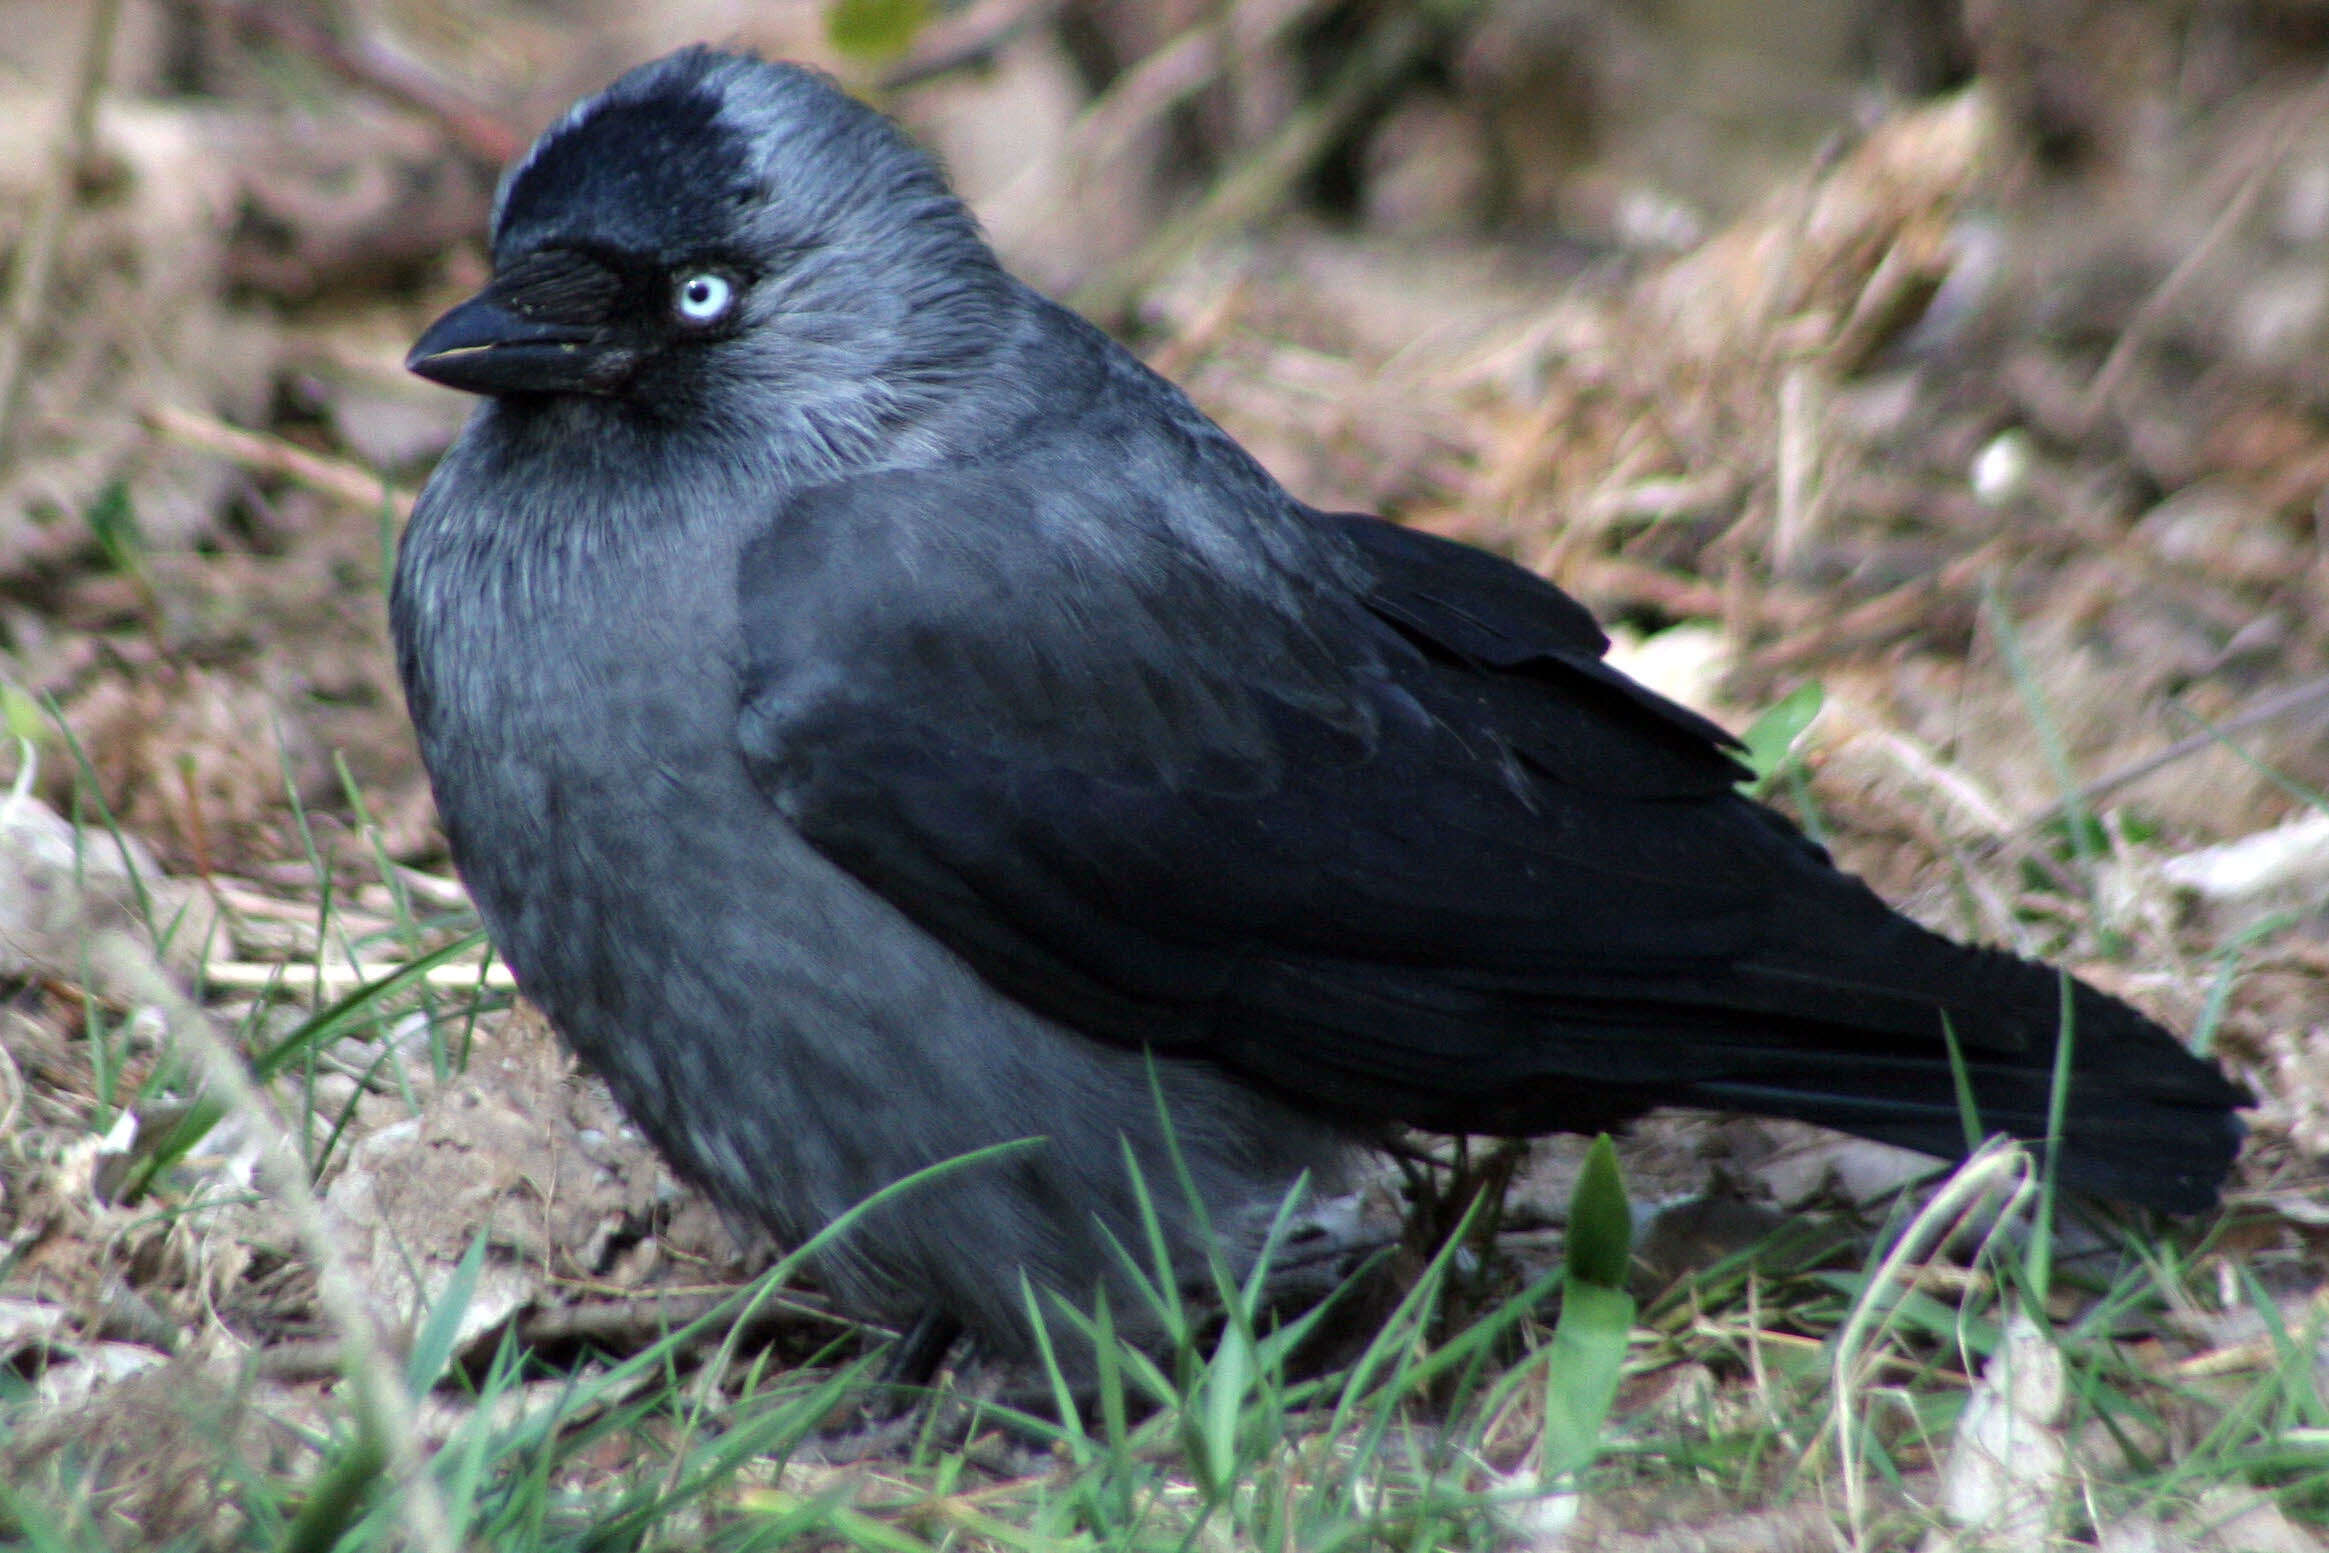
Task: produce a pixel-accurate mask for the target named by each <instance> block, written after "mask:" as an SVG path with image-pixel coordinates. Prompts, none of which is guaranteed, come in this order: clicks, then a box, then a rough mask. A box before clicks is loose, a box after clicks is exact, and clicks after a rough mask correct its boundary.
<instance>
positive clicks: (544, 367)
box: [404, 252, 636, 394]
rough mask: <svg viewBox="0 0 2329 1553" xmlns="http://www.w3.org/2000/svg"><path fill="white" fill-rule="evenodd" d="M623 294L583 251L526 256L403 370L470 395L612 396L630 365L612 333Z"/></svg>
mask: <svg viewBox="0 0 2329 1553" xmlns="http://www.w3.org/2000/svg"><path fill="white" fill-rule="evenodd" d="M619 290H620V283H619V282H618V281H617V280H616V278H615V276H614V275H613V274H612V273H611V272H610V271H608V270H607V269H606V268H605V267H604V266H602V265H600V264H599V263H597V262H596V261H595V260H592V259H589V258H586V257H584V256H583V255H581V254H576V253H570V252H550V253H542V254H535V255H530V256H528V257H527V258H525V259H522V260H520V261H518V262H517V263H516V264H514V265H512V266H510V267H509V268H508V269H507V270H505V271H504V272H503V273H502V274H499V275H496V276H495V277H494V278H493V280H492V282H491V284H489V285H487V286H486V288H485V289H484V290H483V291H480V292H478V293H477V295H475V296H473V297H471V298H470V299H469V300H468V301H466V302H463V303H461V304H460V305H459V306H457V307H455V308H454V309H453V310H452V311H451V312H449V313H447V314H445V316H444V317H442V318H440V319H438V320H437V321H436V322H435V323H433V324H431V325H429V327H428V328H427V329H426V330H425V331H424V332H423V333H422V335H421V337H420V338H419V339H418V340H416V341H414V342H413V347H412V351H411V353H410V354H409V355H407V356H406V357H405V358H404V364H405V366H406V368H407V369H409V370H410V371H413V372H417V373H419V374H420V375H421V376H422V377H425V378H427V379H428V380H429V381H430V382H432V383H442V384H444V385H445V386H446V387H447V388H458V389H460V390H461V391H462V392H463V393H470V394H576V393H580V394H603V393H611V392H612V391H614V390H615V389H617V388H619V387H621V386H622V383H623V381H624V379H625V378H627V377H628V376H629V375H630V370H631V368H632V366H633V365H634V364H635V362H636V354H635V353H634V352H633V351H631V350H629V349H626V348H623V347H621V346H618V345H617V344H615V343H614V340H613V338H612V337H611V331H610V330H609V328H608V321H609V317H610V314H611V311H612V304H613V303H614V301H615V298H616V296H617V294H618V292H619Z"/></svg>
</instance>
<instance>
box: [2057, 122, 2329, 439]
mask: <svg viewBox="0 0 2329 1553" xmlns="http://www.w3.org/2000/svg"><path fill="white" fill-rule="evenodd" d="M2324 103H2329V88H2325V87H2316V88H2315V89H2314V90H2312V91H2309V92H2307V93H2305V94H2304V95H2303V96H2302V97H2300V98H2298V99H2297V100H2296V101H2295V102H2294V103H2292V104H2290V105H2289V107H2288V108H2287V109H2286V110H2285V111H2284V112H2283V114H2282V116H2281V121H2280V122H2279V123H2278V124H2277V125H2275V126H2274V127H2273V132H2272V134H2271V135H2270V136H2268V137H2267V138H2266V140H2265V143H2264V146H2263V149H2262V150H2261V151H2259V152H2258V154H2257V157H2256V162H2255V165H2254V166H2252V167H2250V168H2249V169H2248V172H2247V175H2246V176H2245V177H2243V178H2242V179H2241V180H2240V186H2239V187H2238V188H2236V189H2234V190H2233V191H2232V197H2231V198H2230V199H2229V200H2226V201H2225V202H2224V208H2223V209H2222V210H2221V211H2219V212H2217V214H2216V219H2215V220H2214V221H2212V222H2210V223H2208V229H2207V231H2206V232H2204V233H2202V234H2201V236H2200V240H2199V241H2198V242H2197V243H2195V244H2193V245H2192V249H2191V251H2190V252H2189V253H2187V254H2185V255H2184V256H2183V258H2182V259H2180V260H2178V261H2177V263H2176V266H2175V268H2174V269H2172V270H2170V271H2168V272H2167V278H2166V279H2164V280H2162V281H2161V282H2160V283H2159V285H2158V287H2157V288H2156V289H2154V290H2153V291H2152V293H2151V295H2150V296H2148V297H2146V298H2144V300H2143V305H2142V306H2141V307H2139V308H2137V309H2136V310H2135V316H2134V317H2132V318H2130V319H2129V320H2127V327H2126V328H2124V329H2122V330H2121V331H2119V337H2118V339H2117V340H2115V341H2114V342H2112V345H2111V353H2110V354H2109V355H2108V356H2105V357H2104V358H2103V364H2102V365H2101V366H2100V367H2098V368H2097V369H2096V370H2095V375H2094V378H2093V380H2092V381H2091V382H2089V383H2088V384H2087V389H2086V396H2085V400H2084V403H2083V404H2082V406H2081V416H2082V418H2083V419H2084V420H2085V421H2086V422H2087V423H2088V424H2089V425H2092V424H2093V423H2094V421H2095V420H2096V419H2097V418H2098V417H2099V416H2101V414H2102V413H2103V411H2105V410H2107V409H2109V408H2110V403H2111V397H2112V396H2113V395H2114V394H2116V393H2117V392H2118V389H2119V383H2120V381H2121V380H2122V379H2124V378H2125V377H2126V375H2127V372H2128V370H2129V369H2130V368H2131V367H2132V366H2133V365H2134V362H2135V358H2136V356H2137V355H2139V354H2140V353H2141V352H2142V350H2143V347H2144V346H2146V345H2148V344H2149V343H2150V342H2151V336H2152V335H2153V334H2154V333H2156V332H2157V330H2158V328H2159V326H2160V324H2161V323H2162V322H2164V321H2165V320H2166V318H2167V315H2168V313H2169V312H2170V311H2172V310H2173V308H2174V306H2175V304H2176V302H2177V301H2178V300H2179V299H2180V298H2181V297H2182V296H2183V294H2184V292H2185V291H2186V290H2187V289H2189V287H2190V286H2191V283H2192V280H2193V278H2194V277H2196V276H2197V275H2198V274H2199V273H2200V271H2201V270H2203V269H2204V268H2206V267H2207V263H2208V261H2209V260H2210V259H2211V258H2213V257H2215V254H2216V250H2218V249H2219V248H2222V247H2223V246H2224V244H2225V243H2226V242H2227V241H2228V240H2229V239H2230V238H2231V236H2232V234H2233V233H2234V232H2236V231H2238V230H2239V229H2240V224H2241V223H2242V222H2244V221H2246V220H2247V219H2248V215H2249V212H2250V211H2252V210H2254V209H2255V208H2256V202H2257V201H2258V200H2259V199H2261V198H2263V196H2264V192H2265V190H2267V189H2268V188H2270V187H2271V186H2272V180H2273V175H2274V174H2275V173H2277V172H2279V171H2280V169H2281V167H2282V165H2283V164H2284V163H2285V162H2286V161H2287V160H2288V154H2289V150H2290V148H2291V147H2292V146H2294V145H2295V144H2296V140H2297V137H2298V135H2300V134H2301V133H2303V132H2304V130H2305V129H2306V127H2307V126H2308V125H2310V124H2311V123H2312V122H2313V119H2314V117H2315V116H2316V115H2317V114H2319V113H2320V112H2321V109H2322V106H2323V104H2324Z"/></svg>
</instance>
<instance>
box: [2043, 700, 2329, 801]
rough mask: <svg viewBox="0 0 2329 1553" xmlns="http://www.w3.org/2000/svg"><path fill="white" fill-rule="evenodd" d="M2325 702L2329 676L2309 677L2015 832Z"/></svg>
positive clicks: (2109, 776) (2082, 790) (2098, 782)
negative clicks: (2231, 739)
mask: <svg viewBox="0 0 2329 1553" xmlns="http://www.w3.org/2000/svg"><path fill="white" fill-rule="evenodd" d="M2323 703H2329V678H2322V679H2314V680H2307V681H2306V682H2305V683H2304V684H2302V685H2296V686H2292V687H2291V688H2289V689H2287V690H2282V691H2276V692H2275V693H2274V694H2272V695H2269V696H2266V697H2265V698H2264V699H2263V700H2261V701H2259V702H2257V703H2256V704H2255V705H2254V706H2252V707H2250V708H2248V709H2247V710H2246V711H2244V712H2241V713H2240V714H2239V715H2238V716H2236V717H2233V718H2231V719H2230V720H2229V721H2226V722H2221V723H2216V724H2214V725H2212V726H2210V727H2208V728H2205V729H2203V730H2201V731H2200V732H2198V733H2195V734H2189V735H2187V736H2185V737H2184V738H2181V739H2178V740H2176V741H2175V742H2174V743H2173V744H2170V745H2169V746H2168V747H2167V748H2165V749H2163V750H2161V751H2159V752H2158V753H2157V754H2153V755H2146V756H2144V757H2143V758H2142V759H2141V760H2138V761H2134V762H2132V763H2130V764H2128V765H2125V766H2121V767H2120V768H2119V769H2118V770H2116V771H2112V772H2107V773H2105V774H2104V775H2102V776H2099V777H2097V778H2095V779H2094V780H2093V781H2092V782H2088V783H2086V784H2085V785H2083V786H2081V787H2079V788H2078V789H2077V790H2076V791H2074V792H2071V793H2066V794H2064V795H2063V796H2062V797H2061V798H2059V799H2057V800H2055V801H2054V802H2053V803H2050V804H2048V805H2047V806H2046V807H2045V808H2043V809H2040V810H2039V811H2038V812H2037V813H2036V814H2033V815H2031V816H2030V817H2029V818H2028V819H2026V820H2024V821H2022V823H2021V824H2020V825H2018V826H2016V827H2015V832H2016V834H2027V833H2028V832H2030V831H2035V830H2043V829H2045V828H2046V827H2047V826H2049V825H2052V824H2053V823H2055V822H2056V821H2057V820H2060V819H2061V818H2062V817H2063V816H2065V815H2067V814H2068V813H2070V811H2071V809H2072V807H2073V806H2074V805H2075V806H2079V807H2084V806H2086V805H2088V804H2091V803H2093V802H2094V801H2095V800H2096V799H2098V798H2107V797H2109V796H2110V795H2111V794H2112V793H2115V792H2117V791H2118V790H2119V789H2120V788H2122V787H2127V786H2131V785H2132V784H2134V783H2136V782H2140V781H2142V780H2143V779H2144V778H2145V777H2147V776H2150V775H2151V774H2152V773H2154V772H2156V771H2160V770H2163V769H2165V768H2166V767H2168V766H2172V765H2174V764H2175V763H2176V762H2177V761H2179V760H2184V759H2187V758H2189V757H2191V756H2193V755H2197V754H2198V753H2199V752H2200V751H2202V750H2206V749H2213V748H2215V747H2216V746H2217V745H2219V744H2221V743H2223V742H2224V741H2225V740H2226V739H2229V738H2231V737H2233V736H2234V735H2236V734H2242V733H2246V732H2248V731H2249V730H2250V729H2251V728H2258V727H2261V726H2263V725H2264V724H2266V723H2269V722H2275V721H2278V720H2279V719H2281V718H2283V717H2287V716H2290V715H2292V714H2294V713H2297V712H2302V711H2304V710H2306V709H2307V708H2309V707H2313V706H2317V705H2321V704H2323Z"/></svg>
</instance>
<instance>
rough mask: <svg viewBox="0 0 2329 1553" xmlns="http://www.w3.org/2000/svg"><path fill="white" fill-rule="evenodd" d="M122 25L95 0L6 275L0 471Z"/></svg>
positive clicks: (111, 6)
mask: <svg viewBox="0 0 2329 1553" xmlns="http://www.w3.org/2000/svg"><path fill="white" fill-rule="evenodd" d="M120 20H121V0H96V3H95V4H93V5H92V6H90V8H89V31H88V34H87V37H86V39H85V40H84V41H83V43H82V46H81V71H80V74H78V75H77V76H75V77H74V78H73V95H72V97H71V99H70V100H69V103H68V106H67V109H66V115H65V131H64V137H63V139H62V140H61V141H59V143H58V145H57V149H56V155H55V157H54V158H53V159H52V160H51V162H50V164H49V176H48V181H47V183H46V184H44V185H43V186H42V188H41V191H40V197H39V200H38V203H36V204H35V205H34V207H33V216H32V225H31V228H30V229H29V230H28V231H27V232H26V233H25V235H24V240H23V241H22V242H21V243H19V244H18V245H17V249H16V264H15V266H14V268H13V271H12V273H11V274H10V275H9V277H8V310H7V313H6V316H5V317H0V469H6V468H7V467H8V466H9V465H10V464H12V463H13V462H15V458H16V439H17V435H18V433H19V431H20V430H21V426H20V421H21V419H22V416H23V412H24V386H25V383H26V381H27V379H28V378H29V376H30V368H31V364H32V332H33V330H34V329H35V328H36V327H37V326H38V324H39V322H40V320H41V319H42V318H44V317H46V316H47V315H48V307H49V286H50V281H51V279H52V277H54V276H55V274H56V267H57V248H58V245H59V244H60V243H61V242H62V241H63V239H64V233H65V212H66V209H67V208H68V207H69V206H71V204H72V203H73V184H74V181H75V180H76V179H77V178H78V177H79V176H80V172H81V168H82V167H83V166H84V165H86V164H87V162H88V160H89V146H90V142H91V141H92V140H93V139H94V138H95V136H96V133H97V94H98V93H99V92H101V91H103V90H104V89H105V77H106V75H107V73H108V72H109V71H110V69H111V68H112V64H113V38H114V33H115V32H116V31H117V27H116V24H117V23H118V22H119V21H120Z"/></svg>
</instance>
